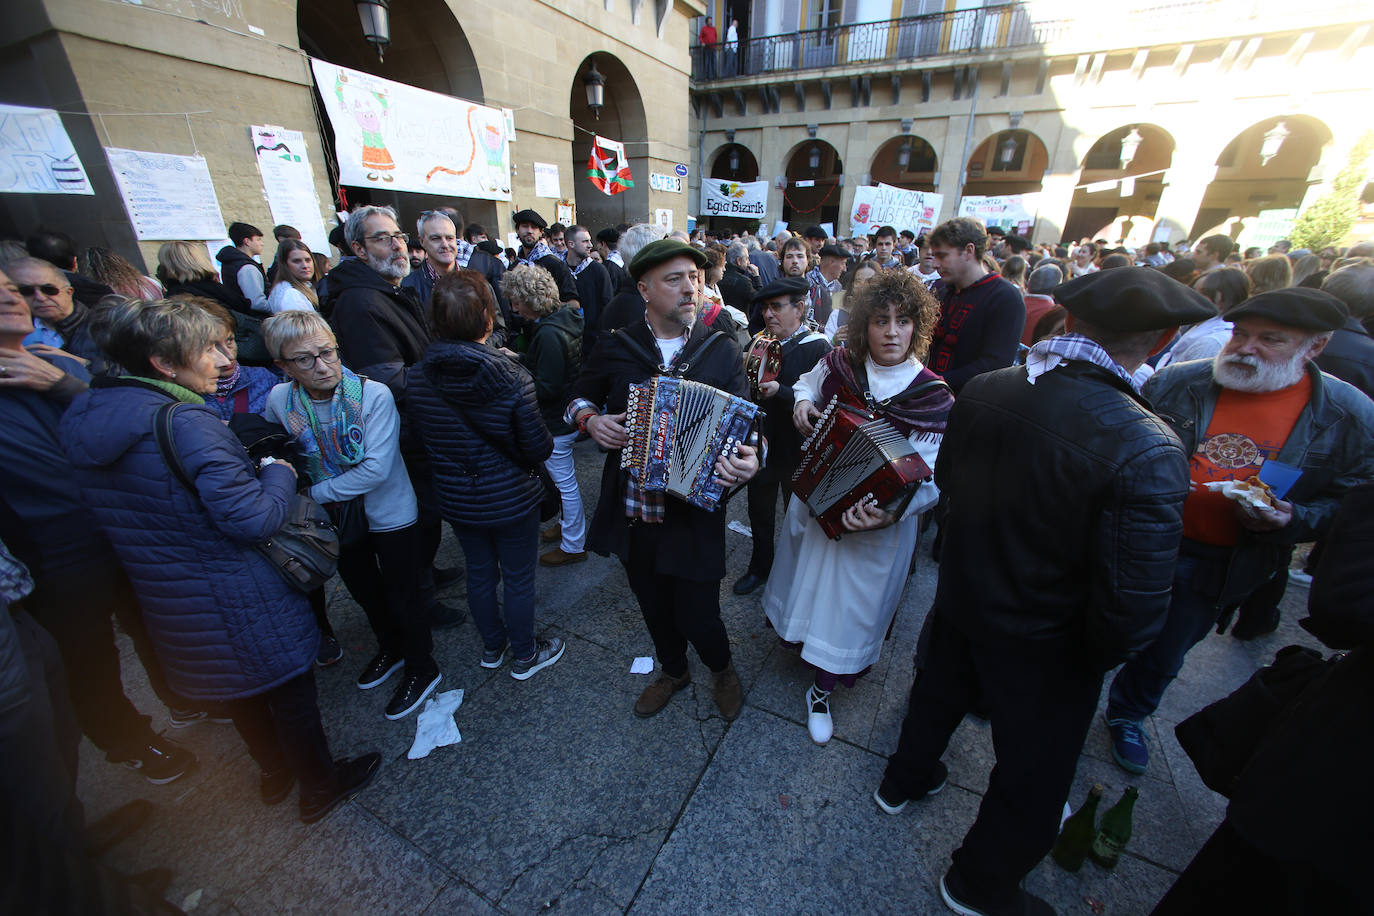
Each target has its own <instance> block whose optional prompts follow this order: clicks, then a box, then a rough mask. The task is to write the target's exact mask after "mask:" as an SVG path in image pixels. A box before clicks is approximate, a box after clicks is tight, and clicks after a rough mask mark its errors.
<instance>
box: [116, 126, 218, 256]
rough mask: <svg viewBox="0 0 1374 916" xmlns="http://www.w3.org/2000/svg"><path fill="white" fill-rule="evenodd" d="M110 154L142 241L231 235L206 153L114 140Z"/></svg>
mask: <svg viewBox="0 0 1374 916" xmlns="http://www.w3.org/2000/svg"><path fill="white" fill-rule="evenodd" d="M105 157H106V158H107V159H109V160H110V171H111V172H113V173H114V179H115V183H116V184H118V185H119V193H120V194H121V195H122V196H123V198H124V209H125V210H127V211H128V212H129V222H130V223H132V224H133V227H134V235H136V236H137V237H138V239H139V241H159V240H176V239H183V240H187V239H221V238H224V236H226V235H228V233H227V232H226V231H225V228H224V217H223V216H222V215H221V214H220V209H219V198H218V197H216V196H215V185H214V182H212V181H211V180H210V167H209V166H208V165H206V164H205V159H204V157H202V156H173V155H171V154H169V153H149V152H144V151H142V150H135V149H116V148H114V147H109V146H107V147H105Z"/></svg>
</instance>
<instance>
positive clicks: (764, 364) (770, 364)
mask: <svg viewBox="0 0 1374 916" xmlns="http://www.w3.org/2000/svg"><path fill="white" fill-rule="evenodd" d="M781 372H782V341H781V340H778V339H777V338H776V337H774V336H773V335H771V334H769V333H768V332H767V331H759V332H758V333H757V334H755V335H754V339H753V340H751V341H750V342H749V350H748V351H747V353H746V356H745V360H744V374H745V375H746V376H748V377H749V397H750V398H752V399H753V400H754V402H755V403H757V402H759V401H762V400H763V392H762V391H761V390H759V389H760V386H761V385H763V383H764V382H772V381H776V380H777V378H778V374H779V373H781Z"/></svg>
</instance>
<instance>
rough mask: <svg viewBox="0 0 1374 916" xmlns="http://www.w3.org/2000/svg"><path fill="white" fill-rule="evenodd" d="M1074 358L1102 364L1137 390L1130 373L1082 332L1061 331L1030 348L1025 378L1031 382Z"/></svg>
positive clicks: (1033, 382) (1097, 364) (1096, 364)
mask: <svg viewBox="0 0 1374 916" xmlns="http://www.w3.org/2000/svg"><path fill="white" fill-rule="evenodd" d="M1075 359H1077V360H1083V361H1084V362H1089V363H1092V364H1093V365H1095V366H1101V367H1102V368H1103V369H1106V370H1107V371H1108V372H1110V373H1112V374H1113V375H1115V376H1117V377H1118V378H1120V379H1121V380H1122V381H1124V382H1126V383H1127V384H1128V385H1130V386H1131V388H1132V390H1135V391H1139V390H1140V389H1139V388H1138V387H1137V386H1136V383H1135V381H1134V380H1133V379H1132V378H1131V374H1130V373H1129V372H1127V371H1126V370H1125V369H1123V368H1122V367H1121V366H1120V365H1119V364H1118V363H1117V361H1116V360H1114V359H1112V358H1111V356H1110V354H1108V353H1107V351H1106V350H1104V349H1103V348H1102V345H1101V344H1099V343H1098V342H1097V341H1095V340H1093V339H1091V338H1089V337H1084V336H1083V335H1082V334H1062V335H1060V336H1059V337H1051V338H1050V339H1049V340H1042V341H1040V342H1039V343H1037V344H1036V345H1035V346H1033V347H1031V349H1030V353H1029V354H1028V355H1027V356H1026V381H1028V382H1030V383H1031V384H1032V385H1034V384H1035V380H1036V379H1037V378H1039V377H1040V376H1042V375H1044V374H1045V373H1046V372H1049V371H1050V370H1051V369H1056V368H1058V367H1059V366H1060V365H1062V364H1063V363H1065V362H1068V361H1070V360H1075Z"/></svg>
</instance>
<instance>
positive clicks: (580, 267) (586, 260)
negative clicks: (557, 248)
mask: <svg viewBox="0 0 1374 916" xmlns="http://www.w3.org/2000/svg"><path fill="white" fill-rule="evenodd" d="M563 263H564V264H567V265H568V269H569V270H571V271H572V275H573V279H574V280H575V279H577V275H578V274H580V273H582V271H584V270H586V269H587V265H588V264H590V263H592V259H591V258H583V259H582V260H581V261H579V262H577V266H576V267H573V266H572V264H571V263H569V261H568V253H567V252H566V251H565V252H563Z"/></svg>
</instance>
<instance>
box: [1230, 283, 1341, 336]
mask: <svg viewBox="0 0 1374 916" xmlns="http://www.w3.org/2000/svg"><path fill="white" fill-rule="evenodd" d="M1349 317H1350V309H1349V308H1347V307H1346V304H1345V303H1344V302H1342V301H1341V300H1339V299H1337V298H1336V297H1335V296H1333V295H1331V294H1330V293H1328V292H1325V291H1323V290H1320V289H1308V288H1306V287H1303V286H1293V287H1289V288H1288V289H1276V290H1271V291H1269V292H1267V293H1260V294H1259V295H1258V296H1251V297H1250V298H1249V299H1246V300H1245V301H1244V302H1242V303H1241V304H1240V305H1238V306H1236V307H1235V308H1233V309H1231V311H1229V312H1227V313H1226V320H1227V321H1231V322H1235V321H1240V320H1241V319H1242V318H1268V319H1269V320H1270V321H1272V322H1274V323H1275V324H1281V325H1285V326H1287V327H1290V328H1301V329H1303V330H1304V331H1316V332H1325V331H1336V330H1340V329H1341V328H1343V327H1345V320H1346V319H1347V318H1349Z"/></svg>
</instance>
